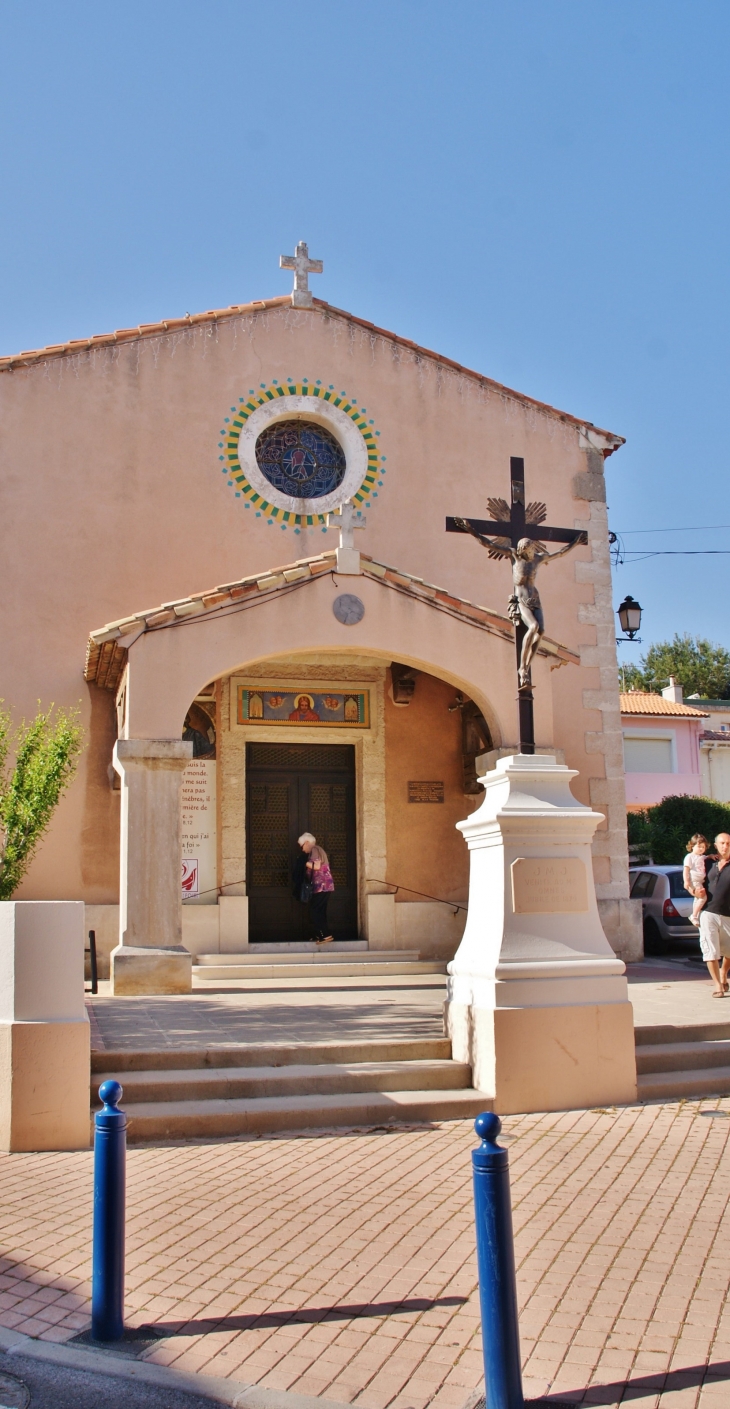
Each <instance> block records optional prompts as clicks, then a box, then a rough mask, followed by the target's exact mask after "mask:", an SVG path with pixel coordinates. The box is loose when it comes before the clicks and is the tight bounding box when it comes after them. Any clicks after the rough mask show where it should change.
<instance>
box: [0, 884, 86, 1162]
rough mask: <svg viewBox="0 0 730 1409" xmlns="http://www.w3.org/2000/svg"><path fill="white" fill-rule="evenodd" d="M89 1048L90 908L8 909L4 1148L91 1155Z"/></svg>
mask: <svg viewBox="0 0 730 1409" xmlns="http://www.w3.org/2000/svg"><path fill="white" fill-rule="evenodd" d="M89 1046H90V1043H89V1020H88V1017H87V1013H86V1007H85V1004H84V906H83V904H82V902H81V901H76V900H7V901H2V902H0V1149H2V1150H8V1151H19V1150H83V1149H88V1145H89V1069H90V1055H89Z"/></svg>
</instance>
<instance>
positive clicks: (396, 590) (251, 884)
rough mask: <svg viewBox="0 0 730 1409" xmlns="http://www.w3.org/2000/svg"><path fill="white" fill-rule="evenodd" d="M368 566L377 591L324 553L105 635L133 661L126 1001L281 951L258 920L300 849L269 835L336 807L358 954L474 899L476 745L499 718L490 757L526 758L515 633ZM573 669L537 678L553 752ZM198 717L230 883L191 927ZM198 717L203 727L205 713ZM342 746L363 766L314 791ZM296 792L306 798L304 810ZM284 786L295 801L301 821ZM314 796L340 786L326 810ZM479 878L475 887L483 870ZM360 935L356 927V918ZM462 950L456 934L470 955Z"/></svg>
mask: <svg viewBox="0 0 730 1409" xmlns="http://www.w3.org/2000/svg"><path fill="white" fill-rule="evenodd" d="M362 567H363V570H362V572H361V573H360V574H359V575H358V576H351V577H347V578H343V577H342V576H341V575H340V576H338V577H335V563H334V561H333V559H332V555H323V556H322V558H320V559H316V560H310V561H309V562H308V563H304V564H295V565H293V566H292V568H291V569H284V570H282V571H281V572H280V573H277V574H271V575H270V576H269V577H267V578H264V579H257V580H243V581H242V583H240V584H237V585H234V586H233V587H232V588H231V587H228V588H225V589H223V588H222V589H217V591H216V593H211V594H207V596H206V595H205V594H203V595H201V597H199V598H190V599H186V601H184V602H181V603H175V604H172V605H170V606H168V607H166V608H161V609H160V610H159V611H158V612H156V613H150V614H145V615H144V617H143V618H133V619H131V618H130V619H129V622H125V623H118V624H116V626H112V627H109V628H105V631H104V632H98V633H95V635H94V636H93V637H92V644H93V647H94V649H96V650H97V652H98V653H99V658H100V659H101V655H100V653H101V652H102V651H103V650H104V649H105V648H107V649H108V648H109V647H111V649H113V650H115V651H121V650H124V651H125V652H126V660H125V668H124V677H123V685H122V690H121V707H120V738H119V739H118V742H117V745H116V748H115V767H116V768H117V770H118V772H119V773H120V774H121V775H122V862H121V892H122V894H121V920H120V945H119V947H118V949H117V951H115V956H114V959H113V974H114V984H115V990H116V991H128V992H151V991H181V990H184V988H185V987H186V986H187V985H189V982H190V978H189V975H190V954H191V952H197V953H200V952H206V951H207V952H211V950H212V951H213V952H218V951H219V950H224V951H225V950H226V949H228V950H230V949H231V948H233V949H235V948H236V947H238V946H240V944H242V943H243V942H248V941H249V939H250V938H251V937H253V938H254V942H256V940H257V936H258V937H261V938H262V937H263V935H264V933H265V924H264V923H263V922H262V919H261V915H262V906H263V902H262V905H261V906H258V910H257V909H256V906H255V905H254V904H253V903H252V902H253V901H254V900H256V896H255V891H256V888H257V887H256V880H257V877H258V880H259V881H260V880H261V879H262V877H263V879H264V880H266V879H267V876H266V875H265V874H264V872H265V871H266V866H267V865H269V862H272V863H273V871H272V869H271V866H270V865H269V872H268V879H269V880H271V879H272V877H273V879H275V880H278V882H279V883H280V884H278V886H273V887H271V886H270V887H269V889H270V890H271V889H277V888H278V890H279V892H280V896H279V899H280V901H281V902H282V905H283V899H284V896H283V892H284V885H283V881H284V869H283V860H282V858H283V855H284V849H283V847H282V846H281V845H280V846H279V853H280V854H278V853H276V847H274V850H273V852H272V849H271V845H268V846H267V844H264V845H263V846H259V847H258V849H257V846H256V845H254V844H253V842H252V824H254V823H255V822H256V823H257V825H259V826H261V825H263V828H264V831H266V829H267V828H268V835H269V840H270V839H271V838H272V837H274V836H275V835H276V834H277V829H278V833H279V836H280V834H281V830H282V828H284V830H285V831H286V833H287V837H288V836H289V833H290V832H293V831H294V830H295V829H296V827H298V825H299V820H300V811H301V809H302V808H303V809H304V811H306V809H307V807H309V808H310V809H311V807H312V806H313V805H315V804H316V806H319V807H320V809H322V808H324V811H321V813H320V815H321V816H322V817H323V818H324V817H325V816H326V818H327V819H329V820H328V821H327V822H326V824H325V825H331V818H332V815H333V812H334V811H336V810H337V808H338V807H339V808H340V810H341V811H342V809H344V811H342V817H343V826H342V828H341V836H340V843H341V844H342V845H343V846H344V847H345V850H347V847H348V846H349V847H350V852H351V857H352V864H351V866H350V872H349V878H351V880H352V891H353V895H352V896H351V897H350V903H351V911H350V914H351V916H352V917H354V915H355V909H356V913H357V931H356V934H357V937H358V938H359V939H361V940H362V939H365V940H366V941H367V943H368V944H369V945H370V946H371V947H383V948H388V947H395V946H396V944H397V943H398V942H401V943H402V940H403V935H402V934H401V935H400V936H398V935H397V934H396V920H397V918H398V917H397V915H396V913H395V912H396V911H398V910H401V911H402V910H412V909H414V908H415V907H416V906H421V905H425V906H428V905H432V904H435V903H436V902H432V901H430V900H429V899H428V896H429V895H431V896H437V897H439V898H445V899H452V898H453V899H456V894H457V892H458V891H459V889H460V888H461V889H462V891H463V888H464V884H465V882H463V881H461V880H460V878H459V875H458V872H459V867H458V865H455V864H451V862H450V857H451V856H452V854H453V855H456V852H457V850H458V854H459V856H461V855H462V851H463V843H462V842H461V838H460V837H459V836H458V834H456V833H455V830H454V826H455V822H456V821H458V820H459V819H460V817H463V816H464V815H465V813H467V812H468V811H470V810H471V806H472V803H470V799H469V793H468V791H467V793H466V795H465V791H464V789H465V766H466V765H465V753H466V752H467V750H466V749H465V746H464V741H465V737H466V733H467V732H468V730H467V729H466V728H465V726H466V725H467V724H468V725H469V726H470V729H471V736H472V742H473V739H474V722H475V720H477V719H478V718H479V717H480V716H481V717H482V718H483V721H484V730H485V733H486V734H488V736H489V737H488V739H487V738H485V740H484V742H489V743H491V744H492V745H493V747H494V749H495V750H497V751H500V750H504V749H510V747H512V748H513V747H514V722H513V717H514V698H513V696H514V684H513V641H512V632H511V626H510V624H509V622H508V621H507V619H506V618H504V617H500V616H499V615H498V614H496V613H492V612H489V611H488V610H487V609H483V608H477V607H474V606H473V605H472V604H470V603H467V602H463V601H461V600H460V599H458V598H454V597H452V596H450V595H449V594H447V593H445V592H439V591H438V590H437V589H435V588H430V587H429V586H428V585H427V584H424V583H423V582H421V581H420V580H418V579H414V578H409V577H408V575H407V574H403V573H395V572H393V571H392V570H390V569H386V568H384V567H382V565H380V564H375V563H371V562H370V561H369V560H367V559H363V564H362ZM344 587H347V588H348V589H349V591H348V592H347V593H345V592H344V591H343V588H344ZM343 597H345V598H347V599H349V606H350V607H351V608H352V610H350V611H349V614H348V610H347V609H345V610H343V604H342V598H343ZM353 598H354V599H355V607H356V609H355V608H354V607H352V599H353ZM347 607H348V602H346V603H345V608H347ZM122 628H125V629H122ZM114 633H116V634H114ZM103 638H105V639H103ZM571 658H572V657H571V655H570V653H569V652H567V651H565V650H564V648H562V647H559V646H557V645H556V644H555V643H553V642H550V641H547V640H546V641H545V643H544V650H543V654H542V656H541V657H540V659H539V660H538V661H537V663H536V671H535V675H536V683H537V685H538V689H537V692H536V694H537V702H538V709H537V729H538V740H539V743H540V744H541V745H542V746H543V747H544V748H549V747H550V745H551V743H552V717H551V691H550V687H549V676H548V670H549V667H550V666H551V665H552V666H554V665H556V664H562V663H563V662H564V661H567V660H570V659H571ZM394 666H395V670H394V668H393V667H394ZM414 682H415V683H414ZM540 687H542V688H540ZM193 709H197V710H199V711H200V710H202V711H203V712H205V710H206V709H207V711H208V716H209V717H212V715H213V714H214V715H215V723H214V725H213V731H214V733H215V739H216V747H215V752H216V757H215V760H213V759H210V758H209V759H207V760H206V758H205V748H204V747H203V748H202V750H201V751H200V752H199V756H198V760H196V761H197V762H199V763H200V764H204V765H205V766H206V767H207V768H208V771H209V772H211V765H212V773H213V774H214V776H215V819H216V838H215V849H216V853H215V884H214V886H212V887H211V886H207V885H202V886H201V885H199V886H198V894H197V895H190V896H189V897H188V898H187V901H186V903H185V906H184V916H183V915H182V913H181V903H180V889H179V887H180V858H181V852H182V851H183V850H184V846H185V842H184V835H183V834H182V833H181V813H180V793H181V788H182V787H183V786H184V784H183V779H184V771H185V769H186V767H187V765H188V764H189V763H190V761H191V755H192V754H193V749H194V745H195V736H196V734H197V735H200V736H201V737H202V736H203V735H204V734H205V732H206V730H205V721H204V719H203V721H202V723H203V727H202V728H200V727H196V723H195V719H194V718H193V714H192V711H193ZM195 718H196V719H197V726H200V724H201V717H200V715H199V714H198V715H196V716H195ZM185 720H187V723H188V730H187V732H188V738H187V739H185V740H183V739H181V737H180V735H181V729H182V724H183V721H185ZM326 748H330V749H337V750H351V753H350V754H349V755H348V758H349V761H347V762H346V755H345V754H344V753H342V754H341V755H340V756H339V761H340V763H341V764H342V767H341V768H340V777H339V778H338V780H337V782H336V783H335V782H330V783H327V781H326V779H325V778H324V777H318V776H315V775H317V770H318V769H319V773H320V774H323V773H326V772H327V769H326V767H325V763H326V760H325V757H324V755H323V754H322V755H321V756H318V755H317V754H316V753H315V754H313V753H311V750H323V749H326ZM286 749H289V750H292V749H300V750H301V749H306V750H310V753H309V757H308V758H307V757H306V756H305V755H300V756H298V757H297V758H295V757H294V755H293V754H292V755H291V756H290V757H288V761H287V757H286V756H285V754H284V753H282V750H286ZM262 750H263V752H262ZM330 757H333V755H331V756H330ZM472 761H473V760H472ZM295 765H296V766H295ZM287 770H288V779H289V780H288V781H286V778H285V777H284V775H285V774H287ZM467 771H468V770H467ZM294 775H296V788H297V789H303V794H298V798H297V802H296V806H294V803H293V800H292V798H293V794H292V791H291V790H292V787H293V786H294V784H293V782H292V778H293V777H294ZM267 778H268V781H267ZM348 778H349V779H350V784H351V785H350V801H349V802H348V800H347V791H348ZM282 786H286V788H287V789H288V790H289V791H288V797H287V802H286V809H284V806H283V794H282V792H281V788H282ZM312 788H315V789H317V788H319V789H320V790H322V789H324V790H327V789H329V792H328V794H327V797H326V798H325V793H324V792H322V791H320V792H319V793H316V792H315V793H314V794H313V793H312V791H311V789H312ZM333 788H337V789H341V788H344V793H342V792H338V793H337V794H335V793H334V792H333V791H332V789H333ZM252 789H254V790H258V791H252ZM262 789H263V791H261V790H262ZM267 789H268V790H269V791H268V792H267V791H266V790H267ZM276 789H279V791H278V792H277V791H276ZM207 795H208V796H210V790H209V792H208V794H207ZM301 796H303V799H304V800H303V801H301V800H300V798H301ZM277 799H278V802H277ZM184 801H185V799H184V798H183V802H184ZM325 803H326V806H325ZM277 806H278V808H279V811H278V812H277V810H276V809H277ZM348 807H349V809H350V812H349V815H350V818H351V822H350V832H349V833H348V829H347V823H346V820H344V819H345V818H346V815H347V809H348ZM437 809H438V810H437ZM285 812H286V816H285V815H284V814H285ZM451 813H453V814H454V815H453V816H452V815H451ZM436 816H438V817H439V818H440V819H442V820H441V821H440V822H439V824H438V825H436V824H435V822H434V819H435V818H436ZM295 818H296V820H294V819H295ZM262 819H263V823H262ZM307 829H308V830H313V828H312V827H309V828H307ZM335 830H336V829H335ZM353 833H354V835H353ZM340 843H338V844H340ZM288 844H289V845H290V839H289V843H288ZM452 849H453V853H452ZM262 858H263V861H264V866H263V871H262V864H261V863H262ZM267 858H268V860H267ZM277 866H278V871H277V869H276V868H277ZM463 870H464V877H465V875H466V868H465V857H464V866H463ZM403 871H405V874H401V872H403ZM345 879H346V881H347V879H348V876H347V874H346V876H345ZM396 886H399V887H400V888H401V894H402V895H406V894H409V893H410V891H412V893H413V895H414V896H416V897H418V895H421V896H422V897H423V898H422V899H418V898H415V899H410V900H409V901H408V902H406V903H403V902H401V903H400V904H396V902H395V900H394V887H396ZM262 888H263V889H266V887H265V886H264V887H262ZM211 889H214V890H215V891H217V894H216V895H215V896H214V903H213V904H211V898H210V895H209V894H208V895H206V894H203V892H209V891H210V890H211ZM346 889H347V884H345V885H344V886H343V890H346ZM449 892H450V893H449ZM459 898H463V896H462V897H459ZM256 904H258V901H256ZM213 912H215V915H214V913H213ZM441 913H442V914H443V913H444V907H441ZM282 915H283V910H282ZM432 919H433V914H432V912H426V911H422V912H421V913H420V914H419V916H418V920H417V927H420V937H421V938H420V947H421V948H422V947H423V941H424V939H425V940H427V938H428V931H429V925H430V926H431V931H433V924H432ZM426 921H428V923H425V922H426ZM291 922H292V921H291V915H289V918H286V917H284V918H283V919H280V923H281V924H282V925H283V927H284V929H283V933H286V928H287V926H288V925H291ZM271 923H272V924H273V922H271ZM400 923H401V925H402V924H403V923H404V920H403V919H401V921H400ZM343 924H349V925H350V927H352V924H353V919H350V920H349V921H348V920H347V919H345V920H343ZM414 924H416V920H415V919H414ZM183 927H184V928H183ZM452 928H455V927H454V926H452ZM216 929H217V934H216V933H215V931H216ZM436 929H438V926H436ZM458 937H459V934H458V930H457V932H455V934H454V936H453V947H455V944H456V942H457V941H458ZM442 938H443V936H442ZM438 939H439V936H438V934H437V935H436V936H435V940H434V942H438ZM416 947H419V941H418V940H417V941H416ZM153 985H154V986H153Z"/></svg>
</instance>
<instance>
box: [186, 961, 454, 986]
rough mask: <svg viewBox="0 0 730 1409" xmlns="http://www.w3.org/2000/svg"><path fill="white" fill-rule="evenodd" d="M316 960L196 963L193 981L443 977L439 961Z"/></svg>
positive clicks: (443, 967)
mask: <svg viewBox="0 0 730 1409" xmlns="http://www.w3.org/2000/svg"><path fill="white" fill-rule="evenodd" d="M312 957H313V958H314V957H316V958H318V959H319V962H316V963H304V962H297V963H294V964H287V963H278V964H269V963H266V964H262V963H258V964H253V963H245V964H241V963H229V962H228V961H226V963H224V964H222V963H220V962H219V963H217V964H210V963H207V964H205V965H203V964H200V963H195V964H194V965H193V977H194V978H195V980H196V984H200V983H201V982H202V983H213V982H220V981H221V980H222V979H236V980H241V981H246V980H256V979H296V980H297V981H298V982H302V983H306V982H307V981H309V982H315V983H316V982H319V980H320V979H325V978H358V979H368V978H377V977H380V978H393V979H397V978H417V977H418V976H419V975H421V974H444V975H445V974H446V960H445V959H444V960H438V959H411V960H403V959H399V960H394V961H392V960H382V959H381V960H372V959H371V960H369V961H368V962H363V961H364V959H365V956H364V955H363V959H362V960H361V959H348V958H346V957H345V958H343V959H342V960H340V961H338V962H334V960H335V956H334V955H333V959H332V961H330V962H329V963H328V962H327V961H326V960H325V959H324V956H322V958H319V956H312Z"/></svg>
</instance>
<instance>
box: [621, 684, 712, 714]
mask: <svg viewBox="0 0 730 1409" xmlns="http://www.w3.org/2000/svg"><path fill="white" fill-rule="evenodd" d="M619 698H620V700H621V713H622V714H656V715H658V714H671V715H674V716H675V717H678V718H682V719H707V717H708V716H707V714H706V713H705V711H704V710H702V709H692V707H691V705H685V704H675V702H674V700H665V698H664V696H663V695H651V694H649V693H648V692H645V691H643V690H631V691H629V692H628V693H627V694H625V695H620V697H619Z"/></svg>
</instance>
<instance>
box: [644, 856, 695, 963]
mask: <svg viewBox="0 0 730 1409" xmlns="http://www.w3.org/2000/svg"><path fill="white" fill-rule="evenodd" d="M629 881H630V884H631V891H630V895H631V899H632V900H640V901H641V908H642V910H643V912H644V953H645V954H665V953H666V952H667V950H671V949H672V948H674V947H679V945H680V944H682V945H683V946H684V950H685V952H686V946H687V944H688V942H689V943H690V944H691V943H692V942H693V941H694V946H695V947H696V951H697V953H698V954H699V952H700V941H699V931H698V928H697V926H696V925H693V924H692V921H691V919H690V915H691V914H692V906H693V904H694V901H693V899H692V896H691V895H690V894H689V892H688V891H686V890H685V888H684V881H683V879H682V867H681V866H632V867H631V869H630V871H629Z"/></svg>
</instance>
